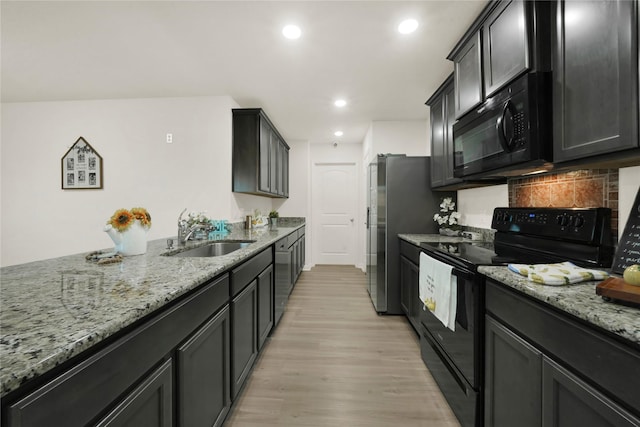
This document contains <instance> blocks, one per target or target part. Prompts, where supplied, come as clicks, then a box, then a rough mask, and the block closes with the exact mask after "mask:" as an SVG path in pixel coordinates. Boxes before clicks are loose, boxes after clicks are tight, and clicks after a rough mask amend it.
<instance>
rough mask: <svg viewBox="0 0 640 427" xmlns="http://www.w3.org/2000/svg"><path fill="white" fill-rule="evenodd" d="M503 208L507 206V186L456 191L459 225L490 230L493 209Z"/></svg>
mask: <svg viewBox="0 0 640 427" xmlns="http://www.w3.org/2000/svg"><path fill="white" fill-rule="evenodd" d="M504 206H509V190H508V186H507V184H503V185H492V186H490V187H478V188H470V189H467V190H458V212H460V214H461V215H462V217H461V218H460V224H464V225H468V226H471V227H479V228H491V218H492V216H493V209H494V208H496V207H504Z"/></svg>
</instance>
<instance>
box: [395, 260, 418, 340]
mask: <svg viewBox="0 0 640 427" xmlns="http://www.w3.org/2000/svg"><path fill="white" fill-rule="evenodd" d="M419 277H420V268H419V267H418V265H416V264H414V263H413V262H411V261H410V260H409V259H408V258H406V257H404V256H400V306H401V307H402V311H403V312H404V314H405V315H406V316H407V319H409V322H410V323H411V326H413V328H414V329H415V330H416V332H417V331H419V329H420V312H421V311H422V307H423V304H422V301H421V300H420V283H419Z"/></svg>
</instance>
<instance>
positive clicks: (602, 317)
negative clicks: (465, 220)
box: [398, 234, 640, 345]
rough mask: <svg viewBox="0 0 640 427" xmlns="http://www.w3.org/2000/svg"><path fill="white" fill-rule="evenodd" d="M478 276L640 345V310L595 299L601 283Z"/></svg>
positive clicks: (422, 237) (436, 238)
mask: <svg viewBox="0 0 640 427" xmlns="http://www.w3.org/2000/svg"><path fill="white" fill-rule="evenodd" d="M398 237H399V238H401V239H403V240H406V241H407V242H409V243H412V244H414V245H416V246H420V243H421V242H450V243H454V242H461V241H466V240H465V239H462V238H461V237H448V236H441V235H438V234H399V235H398ZM478 272H480V273H482V274H484V275H485V276H487V277H490V278H492V279H495V280H496V281H498V282H500V283H502V284H504V285H505V286H508V287H511V288H513V289H516V290H519V291H521V292H523V293H525V294H527V295H529V296H531V297H533V298H535V299H537V300H539V301H541V302H543V303H546V304H549V305H551V306H553V307H555V308H558V309H560V310H562V311H564V312H566V313H569V314H571V315H573V316H575V317H577V318H579V319H582V320H584V321H586V322H588V323H591V324H593V325H595V326H597V327H600V328H602V329H604V330H607V331H609V332H611V333H613V334H615V335H617V336H619V337H621V338H622V339H624V340H627V341H630V342H631V343H633V344H636V345H640V309H638V308H634V307H628V306H624V305H620V304H615V303H612V302H606V301H604V300H603V299H602V297H600V296H599V295H596V289H595V287H596V285H597V284H598V282H584V283H576V284H572V285H566V286H549V285H541V284H537V283H534V282H531V281H529V280H528V279H527V278H526V277H524V276H520V275H519V274H517V273H514V272H512V271H511V270H509V269H508V268H507V267H504V266H480V267H478Z"/></svg>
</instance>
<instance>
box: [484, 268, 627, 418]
mask: <svg viewBox="0 0 640 427" xmlns="http://www.w3.org/2000/svg"><path fill="white" fill-rule="evenodd" d="M486 307H487V312H488V314H487V316H486V337H485V352H486V358H485V382H486V384H485V425H489V426H511V425H518V426H520V425H537V426H539V425H543V426H558V427H561V426H583V425H590V426H591V425H593V426H639V425H640V396H638V393H637V390H638V387H640V351H638V349H637V347H635V345H627V344H625V343H622V342H620V341H618V340H613V339H611V338H610V337H609V336H608V335H607V334H606V333H603V332H602V331H600V330H598V329H596V328H593V327H588V326H586V325H585V324H583V323H581V322H578V321H576V320H574V319H573V318H572V317H571V316H569V315H568V314H566V313H563V312H558V311H555V310H554V309H552V308H550V307H547V306H546V305H545V304H544V303H542V302H539V301H537V300H535V299H531V298H529V297H527V296H524V295H522V294H520V293H518V292H517V291H514V290H511V289H510V288H508V287H506V286H503V285H501V284H499V283H497V282H494V281H493V280H490V279H488V280H487V282H486ZM498 319H499V320H498ZM515 391H517V393H516V392H515ZM510 394H513V396H512V395H510ZM529 423H531V424H529Z"/></svg>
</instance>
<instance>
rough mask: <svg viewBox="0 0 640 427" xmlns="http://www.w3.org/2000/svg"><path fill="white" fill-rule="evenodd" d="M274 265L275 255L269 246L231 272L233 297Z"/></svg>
mask: <svg viewBox="0 0 640 427" xmlns="http://www.w3.org/2000/svg"><path fill="white" fill-rule="evenodd" d="M272 263H273V254H272V250H271V246H269V247H268V248H267V249H265V250H263V251H262V252H260V253H259V254H258V255H256V256H254V257H253V258H251V259H250V260H249V261H247V262H245V263H244V264H242V265H241V266H239V267H237V268H234V269H233V271H232V272H231V296H232V297H233V296H235V295H237V294H238V293H239V292H240V291H242V290H243V289H244V288H245V287H246V286H247V285H248V284H249V283H251V282H252V281H253V279H255V278H256V276H257V275H258V274H260V273H261V272H262V270H264V269H265V268H267V267H268V266H269V265H270V264H272Z"/></svg>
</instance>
